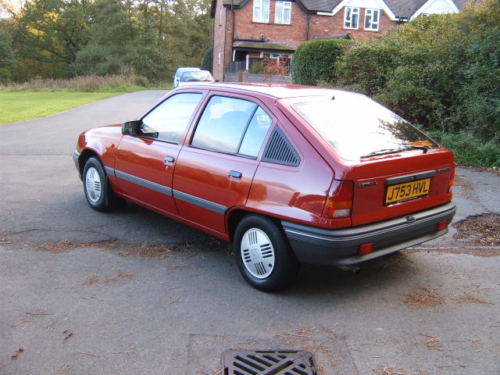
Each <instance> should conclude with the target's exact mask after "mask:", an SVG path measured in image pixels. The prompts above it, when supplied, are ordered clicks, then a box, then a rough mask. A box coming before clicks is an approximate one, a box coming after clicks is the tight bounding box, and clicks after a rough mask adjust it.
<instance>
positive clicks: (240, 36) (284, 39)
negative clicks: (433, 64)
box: [212, 0, 467, 81]
mask: <svg viewBox="0 0 500 375" xmlns="http://www.w3.org/2000/svg"><path fill="white" fill-rule="evenodd" d="M466 2H467V0H213V2H212V18H214V49H213V74H214V77H215V79H216V80H220V81H223V80H224V78H225V74H226V72H228V71H232V72H235V71H242V70H248V69H249V68H250V67H251V66H252V64H254V63H256V62H262V61H267V62H268V61H272V60H275V61H276V62H277V63H278V65H279V64H281V65H285V68H286V65H288V64H289V61H290V60H291V58H292V55H293V52H294V51H295V50H296V49H297V47H298V46H299V45H300V44H302V43H303V42H305V41H307V40H311V39H329V38H353V39H372V38H374V37H376V36H377V35H381V34H384V33H386V32H387V31H388V30H389V29H390V28H392V27H394V26H396V25H398V24H400V23H403V22H408V21H410V20H413V19H415V18H416V17H419V16H421V15H427V14H436V13H440V14H445V13H456V12H458V11H459V9H461V8H462V7H463V6H464V4H465V3H466Z"/></svg>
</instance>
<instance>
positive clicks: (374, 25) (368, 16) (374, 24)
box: [365, 9, 380, 31]
mask: <svg viewBox="0 0 500 375" xmlns="http://www.w3.org/2000/svg"><path fill="white" fill-rule="evenodd" d="M375 16H376V17H375ZM375 18H376V20H375ZM367 22H370V24H369V25H367ZM379 25H380V9H365V30H369V31H378V29H379Z"/></svg>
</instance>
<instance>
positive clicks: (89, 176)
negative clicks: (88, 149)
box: [83, 157, 123, 211]
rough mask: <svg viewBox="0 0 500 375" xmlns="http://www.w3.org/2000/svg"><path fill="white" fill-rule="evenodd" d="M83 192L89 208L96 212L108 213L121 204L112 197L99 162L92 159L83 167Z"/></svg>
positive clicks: (120, 200)
mask: <svg viewBox="0 0 500 375" xmlns="http://www.w3.org/2000/svg"><path fill="white" fill-rule="evenodd" d="M83 190H84V192H85V198H87V202H88V204H89V205H90V207H92V208H93V209H95V210H98V211H108V210H110V209H111V208H113V207H117V206H120V205H121V204H122V202H123V199H122V198H118V197H116V196H115V195H114V193H113V191H112V189H111V186H110V185H109V181H108V177H107V176H106V172H104V168H103V166H102V164H101V162H100V161H99V160H98V159H97V158H94V157H92V158H89V159H88V160H87V161H86V162H85V166H84V167H83Z"/></svg>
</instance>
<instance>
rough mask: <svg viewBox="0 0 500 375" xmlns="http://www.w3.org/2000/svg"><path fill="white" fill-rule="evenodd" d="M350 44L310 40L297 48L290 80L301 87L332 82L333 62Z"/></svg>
mask: <svg viewBox="0 0 500 375" xmlns="http://www.w3.org/2000/svg"><path fill="white" fill-rule="evenodd" d="M350 43H351V41H350V40H346V39H330V40H311V41H308V42H305V43H303V44H301V45H300V46H299V48H298V49H297V51H296V52H295V54H294V55H293V59H292V67H291V71H292V79H293V82H294V83H298V84H302V85H316V84H318V83H319V82H332V81H334V80H335V78H336V73H335V62H336V61H337V59H338V58H339V57H340V56H341V55H342V53H343V52H344V50H345V49H346V47H347V46H348V45H349V44H350Z"/></svg>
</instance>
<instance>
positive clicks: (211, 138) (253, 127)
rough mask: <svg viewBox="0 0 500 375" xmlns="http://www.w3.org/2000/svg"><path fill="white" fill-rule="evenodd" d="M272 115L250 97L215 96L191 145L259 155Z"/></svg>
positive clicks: (240, 153)
mask: <svg viewBox="0 0 500 375" xmlns="http://www.w3.org/2000/svg"><path fill="white" fill-rule="evenodd" d="M271 124H272V118H271V117H270V116H269V115H268V114H267V113H266V112H265V111H264V110H263V109H262V108H260V107H259V106H258V105H257V104H255V103H253V102H250V101H248V100H243V99H236V98H228V97H223V96H213V97H212V98H211V99H210V100H209V102H208V104H207V106H206V108H205V110H204V112H203V115H202V116H201V118H200V121H199V123H198V127H197V128H196V131H195V133H194V136H193V140H192V142H191V145H192V146H194V147H198V148H202V149H205V150H210V151H217V152H223V153H227V154H237V155H242V156H247V157H252V158H256V157H257V155H258V153H259V150H260V148H261V147H262V143H263V141H264V138H265V136H266V134H267V131H268V130H269V127H270V126H271Z"/></svg>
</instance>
